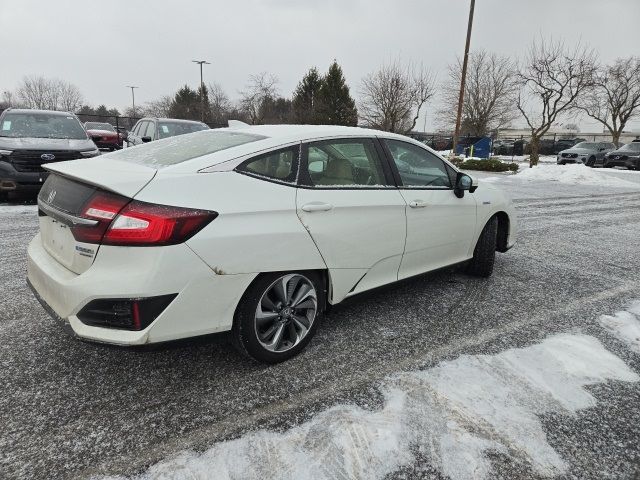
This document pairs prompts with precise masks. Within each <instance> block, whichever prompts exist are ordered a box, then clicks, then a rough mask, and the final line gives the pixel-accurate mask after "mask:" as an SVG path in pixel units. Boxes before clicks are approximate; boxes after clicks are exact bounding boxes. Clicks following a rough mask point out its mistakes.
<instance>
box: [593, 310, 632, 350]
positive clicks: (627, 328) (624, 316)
mask: <svg viewBox="0 0 640 480" xmlns="http://www.w3.org/2000/svg"><path fill="white" fill-rule="evenodd" d="M598 321H599V322H600V325H602V327H603V328H605V329H606V330H608V331H609V333H611V334H612V335H613V336H614V337H616V338H617V339H618V340H620V341H622V342H624V343H626V344H627V345H629V348H630V349H631V350H633V351H634V352H636V353H640V300H636V301H635V302H634V303H632V304H631V306H630V307H629V308H628V309H627V310H626V311H621V312H616V314H615V315H613V316H610V315H603V316H602V317H600V319H599V320H598Z"/></svg>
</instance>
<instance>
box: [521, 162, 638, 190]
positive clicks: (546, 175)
mask: <svg viewBox="0 0 640 480" xmlns="http://www.w3.org/2000/svg"><path fill="white" fill-rule="evenodd" d="M516 178H518V179H520V180H533V181H552V182H560V183H565V184H570V185H596V186H602V187H631V186H633V187H637V184H634V183H633V182H628V181H627V180H623V179H621V178H617V177H613V176H610V175H607V174H606V173H604V172H601V171H599V170H594V169H593V168H589V167H587V166H585V165H583V164H573V165H537V166H535V167H533V168H523V169H521V171H520V173H518V174H517V175H516Z"/></svg>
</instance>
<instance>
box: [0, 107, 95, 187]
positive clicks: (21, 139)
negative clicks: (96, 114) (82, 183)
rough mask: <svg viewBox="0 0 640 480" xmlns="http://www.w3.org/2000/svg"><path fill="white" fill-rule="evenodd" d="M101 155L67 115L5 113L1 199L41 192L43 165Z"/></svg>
mask: <svg viewBox="0 0 640 480" xmlns="http://www.w3.org/2000/svg"><path fill="white" fill-rule="evenodd" d="M96 155H100V152H99V151H98V149H97V147H96V145H95V143H93V141H92V140H91V139H90V138H89V137H88V135H87V132H86V131H85V129H84V127H83V126H82V124H81V123H80V120H78V118H77V117H76V116H75V115H74V114H73V113H69V112H54V111H50V110H22V109H13V108H10V109H7V110H5V111H4V112H2V114H1V115H0V196H3V195H7V194H9V195H13V194H15V193H17V192H24V191H31V192H37V191H39V190H40V187H41V186H42V183H43V182H44V181H45V179H46V178H47V172H46V171H45V170H44V168H42V165H43V164H45V163H52V162H61V161H64V160H73V159H79V158H87V157H95V156H96Z"/></svg>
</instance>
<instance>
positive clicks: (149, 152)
mask: <svg viewBox="0 0 640 480" xmlns="http://www.w3.org/2000/svg"><path fill="white" fill-rule="evenodd" d="M264 138H267V137H264V136H262V135H254V134H249V133H240V132H232V131H228V130H203V131H201V132H196V133H190V134H188V135H179V136H177V137H171V138H166V139H164V140H157V141H155V142H150V143H146V144H144V145H138V146H136V147H130V148H125V149H123V150H119V151H117V152H114V153H111V154H109V157H110V158H112V159H113V160H123V161H125V162H131V163H138V164H141V165H147V166H149V167H154V168H162V167H166V166H169V165H175V164H177V163H182V162H186V161H187V160H191V159H192V158H197V157H202V156H204V155H208V154H210V153H215V152H219V151H220V150H226V149H227V148H232V147H237V146H238V145H244V144H245V143H250V142H255V141H257V140H262V139H264Z"/></svg>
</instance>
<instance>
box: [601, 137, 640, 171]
mask: <svg viewBox="0 0 640 480" xmlns="http://www.w3.org/2000/svg"><path fill="white" fill-rule="evenodd" d="M602 163H603V166H604V167H605V168H612V167H627V168H628V169H629V170H633V169H635V170H640V140H634V141H633V142H631V143H627V144H626V145H623V146H621V147H620V148H618V149H617V150H614V151H612V152H609V153H607V154H606V155H605V156H604V158H603V160H602Z"/></svg>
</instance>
